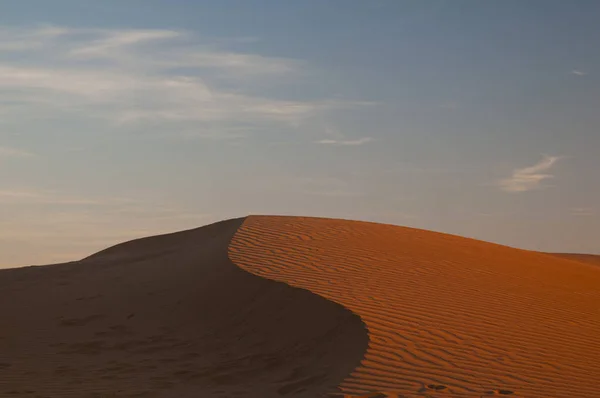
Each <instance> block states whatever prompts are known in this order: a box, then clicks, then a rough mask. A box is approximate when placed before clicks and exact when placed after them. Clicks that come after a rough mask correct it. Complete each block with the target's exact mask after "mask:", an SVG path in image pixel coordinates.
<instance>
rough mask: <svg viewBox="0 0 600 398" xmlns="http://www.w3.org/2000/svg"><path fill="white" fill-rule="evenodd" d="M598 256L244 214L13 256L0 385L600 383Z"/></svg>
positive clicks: (348, 392)
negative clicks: (60, 257)
mask: <svg viewBox="0 0 600 398" xmlns="http://www.w3.org/2000/svg"><path fill="white" fill-rule="evenodd" d="M592 257H593V256H592ZM592 257H590V258H588V257H585V256H583V257H572V256H569V258H565V257H564V255H550V254H543V253H535V252H529V251H523V250H518V249H513V248H509V247H504V246H499V245H494V244H491V243H486V242H481V241H476V240H471V239H466V238H462V237H458V236H452V235H446V234H441V233H435V232H429V231H423V230H417V229H411V228H403V227H397V226H391V225H383V224H374V223H365V222H356V221H344V220H332V219H319V218H301V217H278V216H277V217H275V216H268V217H267V216H251V217H248V218H245V219H237V220H229V221H224V222H221V223H217V224H213V225H210V226H207V227H203V228H199V229H195V230H190V231H184V232H179V233H175V234H169V235H162V236H157V237H152V238H145V239H140V240H136V241H132V242H127V243H124V244H121V245H117V246H115V247H112V248H110V249H107V250H105V251H102V252H100V253H97V254H95V255H93V256H91V257H88V258H86V259H84V260H82V261H79V262H72V263H67V264H59V265H51V266H43V267H28V268H20V269H11V270H3V271H0V397H5V396H6V397H11V396H15V397H21V396H28V397H78V398H79V397H174V398H175V397H190V398H191V397H266V398H269V397H307V398H309V397H321V396H342V397H343V396H347V397H348V396H351V397H354V396H363V397H367V396H372V397H375V396H379V397H426V396H429V397H480V396H494V395H499V396H503V395H510V396H519V397H600V386H598V385H597V382H598V380H600V339H598V336H600V267H598V266H597V265H594V264H593V263H594V261H592V260H591V258H592ZM584 260H586V261H584Z"/></svg>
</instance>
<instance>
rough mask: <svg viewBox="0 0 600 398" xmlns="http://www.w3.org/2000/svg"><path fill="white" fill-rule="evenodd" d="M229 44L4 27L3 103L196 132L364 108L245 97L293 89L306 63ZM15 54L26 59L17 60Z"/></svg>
mask: <svg viewBox="0 0 600 398" xmlns="http://www.w3.org/2000/svg"><path fill="white" fill-rule="evenodd" d="M224 43H226V42H223V41H219V40H214V41H210V40H203V39H201V38H200V37H197V36H195V35H193V34H192V33H189V32H185V31H174V30H159V29H156V30H152V29H150V30H149V29H133V30H132V29H76V28H67V27H53V26H44V27H39V28H35V29H12V28H4V29H0V49H3V50H4V54H3V55H2V57H0V101H2V102H5V103H10V106H9V107H6V108H5V109H4V110H3V117H5V116H7V117H9V116H10V112H12V114H13V115H15V117H19V118H20V119H22V117H23V115H25V114H28V115H42V114H44V112H46V113H48V112H50V113H52V115H53V116H54V117H56V116H57V115H73V114H74V113H76V114H77V115H78V116H79V117H81V115H85V116H86V117H93V118H95V119H97V120H105V121H106V122H107V123H109V125H111V126H112V127H113V128H118V127H119V126H126V127H128V128H129V127H131V126H132V125H133V126H142V125H144V124H147V123H153V124H156V123H163V124H167V125H168V126H169V127H170V128H169V131H178V130H185V131H189V130H190V128H192V127H193V128H196V129H198V127H199V125H200V123H205V124H211V125H210V126H209V127H210V128H212V129H213V130H214V129H215V125H214V124H215V123H218V124H219V126H225V124H227V125H229V126H231V125H239V124H245V125H248V124H254V125H257V124H262V125H264V124H265V123H280V124H285V125H291V126H297V125H298V124H299V123H302V121H304V120H306V119H309V118H311V117H313V116H316V115H320V114H323V113H326V112H329V111H331V110H339V109H345V108H356V107H361V106H364V105H365V102H360V101H344V100H334V99H327V98H320V99H307V100H296V99H285V98H281V97H278V98H273V97H261V96H257V95H255V94H253V93H251V92H250V90H248V91H244V90H242V89H241V88H242V87H252V86H256V85H272V84H275V83H276V82H277V80H276V79H279V78H285V79H286V82H288V83H289V82H290V81H292V80H293V78H294V77H296V78H298V77H299V76H300V75H301V74H302V73H303V72H304V71H305V70H306V67H307V66H306V64H305V63H304V62H302V61H300V60H294V59H286V58H280V57H269V56H264V55H260V54H253V53H243V52H237V51H231V50H228V49H227V48H226V44H224ZM238 44H239V43H238ZM16 52H18V53H19V54H22V53H23V52H26V53H27V56H26V57H22V56H18V57H16V56H11V54H13V53H16ZM240 80H243V81H244V84H242V85H236V87H239V88H238V89H237V90H235V91H234V90H232V89H231V88H230V87H232V84H227V83H226V82H227V81H235V82H238V81H240ZM253 92H256V90H254V91H253ZM7 113H8V115H7ZM161 127H165V126H161ZM361 143H363V142H362V141H360V142H359V141H348V142H347V143H346V144H347V145H359V144H361Z"/></svg>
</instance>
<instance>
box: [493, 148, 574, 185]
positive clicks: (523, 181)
mask: <svg viewBox="0 0 600 398" xmlns="http://www.w3.org/2000/svg"><path fill="white" fill-rule="evenodd" d="M561 158H562V157H561V156H548V155H545V156H544V158H543V159H542V160H541V161H539V162H538V163H536V164H534V165H533V166H529V167H524V168H521V169H515V170H514V171H513V173H512V176H510V177H509V178H505V179H502V180H500V181H499V182H498V185H499V186H500V188H501V189H502V190H504V191H507V192H526V191H531V190H534V189H539V188H541V187H542V182H543V181H544V180H547V179H550V178H553V177H554V175H552V174H549V173H548V172H547V171H549V170H550V169H551V168H552V166H554V164H555V163H556V162H557V161H558V160H560V159H561Z"/></svg>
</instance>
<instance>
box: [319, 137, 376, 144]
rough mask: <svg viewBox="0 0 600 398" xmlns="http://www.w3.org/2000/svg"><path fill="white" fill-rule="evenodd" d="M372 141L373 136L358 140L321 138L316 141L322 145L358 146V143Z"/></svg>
mask: <svg viewBox="0 0 600 398" xmlns="http://www.w3.org/2000/svg"><path fill="white" fill-rule="evenodd" d="M371 141H373V138H371V137H363V138H358V139H356V140H330V139H325V140H319V141H315V142H316V143H317V144H322V145H341V146H358V145H363V144H367V143H369V142H371Z"/></svg>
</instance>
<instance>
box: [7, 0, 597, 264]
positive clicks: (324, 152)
mask: <svg viewBox="0 0 600 398" xmlns="http://www.w3.org/2000/svg"><path fill="white" fill-rule="evenodd" d="M598 18H600V2H598V1H596V0H589V1H586V0H579V1H577V0H574V1H564V0H529V1H523V0H503V1H485V2H484V1H475V0H372V1H358V0H344V1H342V0H328V1H322V0H305V1H296V2H291V1H277V0H239V1H233V0H223V1H218V2H217V1H200V0H170V1H168V2H167V1H158V0H129V1H121V0H103V1H97V0H90V1H88V0H54V1H52V2H49V1H47V0H20V1H12V0H0V267H3V268H6V267H15V266H25V265H33V264H48V263H56V262H63V261H71V260H77V259H80V258H82V257H85V256H87V255H90V254H92V253H94V252H96V251H98V250H101V249H103V248H106V247H108V246H111V245H114V244H117V243H120V242H123V241H126V240H130V239H134V238H139V237H143V236H148V235H156V234H160V233H166V232H173V231H178V230H183V229H188V228H194V227H199V226H202V225H206V224H208V223H211V222H215V221H219V220H223V219H228V218H234V217H241V216H245V215H248V214H288V215H304V216H325V217H335V218H346V219H355V220H365V221H376V222H384V223H391V224H397V225H404V226H410V227H417V228H424V229H430V230H436V231H441V232H447V233H452V234H457V235H463V236H467V237H472V238H477V239H481V240H487V241H492V242H495V243H500V244H505V245H510V246H514V247H518V248H524V249H529V250H541V251H560V252H586V253H600V177H599V176H598V170H600V156H598V153H599V151H600V112H598V110H599V109H600V51H598V43H599V42H600V24H598V23H597V21H598Z"/></svg>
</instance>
